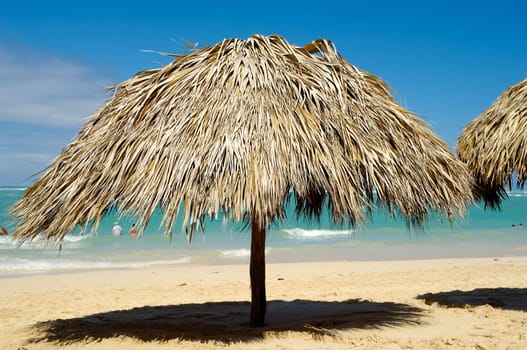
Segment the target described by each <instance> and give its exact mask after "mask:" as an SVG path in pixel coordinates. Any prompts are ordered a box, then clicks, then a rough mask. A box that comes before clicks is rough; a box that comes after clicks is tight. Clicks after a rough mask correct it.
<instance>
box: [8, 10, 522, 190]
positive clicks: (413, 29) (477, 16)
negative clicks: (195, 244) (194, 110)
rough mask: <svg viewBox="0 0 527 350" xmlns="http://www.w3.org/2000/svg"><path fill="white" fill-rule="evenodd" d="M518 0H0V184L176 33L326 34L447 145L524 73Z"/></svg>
mask: <svg viewBox="0 0 527 350" xmlns="http://www.w3.org/2000/svg"><path fill="white" fill-rule="evenodd" d="M525 23H527V3H526V2H525V1H522V0H517V1H507V0H505V1H499V2H498V1H461V0H460V1H437V2H428V1H376V0H371V1H365V0H363V1H360V2H359V1H353V0H349V1H323V0H320V1H316V2H315V1H310V0H307V1H298V2H296V1H289V2H288V1H262V2H257V1H245V2H242V1H234V2H232V1H231V2H228V1H223V2H221V1H211V2H208V1H194V2H192V1H185V2H180V1H161V0H160V1H155V0H154V1H148V2H146V1H145V2H140V3H136V2H133V1H122V2H121V1H109V0H108V1H78V2H75V1H38V2H37V1H24V0H18V1H3V2H2V6H1V10H0V185H27V184H29V183H31V182H32V181H34V179H35V178H31V179H28V177H30V176H31V175H33V174H35V173H37V172H38V171H40V170H42V169H44V168H45V167H46V165H48V164H49V163H50V162H51V161H52V160H53V158H54V157H55V156H56V155H57V154H58V153H59V152H60V151H61V149H62V148H63V147H64V146H65V145H66V144H68V143H69V142H70V141H71V140H72V139H73V138H74V137H75V136H76V134H77V132H78V131H79V130H80V128H81V126H82V125H83V123H84V122H85V120H86V118H87V117H88V116H89V115H90V114H92V113H94V112H96V111H97V109H98V108H100V107H101V106H102V105H103V104H104V102H105V101H106V98H107V97H108V95H107V92H106V87H109V86H111V85H113V84H116V83H118V82H120V81H123V80H125V79H127V78H129V77H131V76H132V75H134V74H135V73H136V72H138V71H141V70H144V69H149V68H155V67H158V66H159V65H160V64H161V63H163V62H166V58H165V57H162V56H159V55H157V54H153V53H147V52H144V50H154V51H161V52H173V53H182V52H183V50H184V47H185V43H186V42H187V41H188V42H192V43H201V44H203V45H212V44H215V43H217V42H218V41H221V40H222V39H224V38H231V37H238V38H242V39H246V38H247V37H249V36H251V35H252V34H255V33H259V34H265V35H269V34H279V35H282V36H284V37H285V38H286V39H287V40H288V41H289V42H290V43H292V44H297V45H304V44H306V43H308V42H310V41H312V40H314V39H317V38H321V37H322V38H326V39H330V40H332V41H333V42H334V44H335V45H336V47H337V50H338V51H339V52H340V53H341V54H342V55H343V56H344V57H345V58H346V59H347V60H348V61H349V62H350V63H351V64H353V65H355V66H357V67H359V68H361V69H364V70H367V71H370V72H372V73H374V74H376V75H378V76H380V77H381V78H382V79H384V80H385V81H386V82H387V83H388V84H389V85H390V86H391V87H392V88H393V89H394V90H395V91H396V95H395V96H396V98H397V100H398V101H399V102H400V103H401V104H402V105H403V106H404V107H406V108H408V109H410V110H412V111H413V112H415V113H417V114H418V115H420V116H421V117H422V118H423V119H425V120H426V121H427V122H428V123H430V125H431V128H432V129H433V130H434V131H435V132H436V133H437V134H438V135H439V136H440V137H441V138H443V139H444V140H445V141H446V142H447V144H448V145H449V146H450V147H452V148H453V147H454V145H455V140H456V139H457V137H458V136H459V134H460V132H461V129H462V128H463V127H464V126H465V125H466V123H468V122H469V121H470V120H472V119H473V118H475V117H476V116H477V115H478V114H480V113H481V112H482V111H483V110H485V109H486V108H487V107H489V106H490V105H491V104H492V102H493V101H494V100H495V99H496V98H497V96H498V95H499V94H500V93H501V92H503V91H504V90H505V89H506V88H507V87H509V86H511V85H513V84H516V83H517V82H519V81H520V80H523V79H525V78H526V77H527V26H526V25H525Z"/></svg>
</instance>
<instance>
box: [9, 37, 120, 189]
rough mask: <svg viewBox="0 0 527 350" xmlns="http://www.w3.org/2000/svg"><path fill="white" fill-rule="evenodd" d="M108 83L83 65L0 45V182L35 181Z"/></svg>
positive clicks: (104, 94)
mask: <svg viewBox="0 0 527 350" xmlns="http://www.w3.org/2000/svg"><path fill="white" fill-rule="evenodd" d="M113 83H115V82H111V81H110V79H109V78H107V77H105V76H103V75H102V74H99V73H98V72H97V71H96V69H95V68H93V67H90V66H89V65H87V64H81V63H79V62H73V61H71V60H66V59H63V58H60V57H58V56H53V55H51V54H49V53H42V52H39V51H35V50H32V49H28V48H20V47H7V46H5V45H2V44H1V43H0V164H2V170H1V171H0V185H6V184H7V185H11V184H22V183H27V182H32V181H33V180H35V178H34V177H32V175H34V174H37V173H38V172H39V171H41V170H42V169H44V168H46V166H47V165H49V164H50V162H51V161H52V160H53V158H54V157H55V156H56V155H57V154H58V153H59V152H60V150H61V149H62V148H63V147H64V146H66V145H67V144H68V143H69V142H70V141H71V140H72V138H73V137H74V136H75V135H76V133H77V132H78V131H79V130H80V128H81V126H82V125H83V124H84V123H85V122H86V118H87V117H88V116H90V115H91V114H93V113H95V112H96V111H97V109H98V108H100V107H101V106H102V105H103V104H104V102H105V101H106V99H107V98H108V94H107V90H106V89H107V87H108V86H110V85H111V84H113Z"/></svg>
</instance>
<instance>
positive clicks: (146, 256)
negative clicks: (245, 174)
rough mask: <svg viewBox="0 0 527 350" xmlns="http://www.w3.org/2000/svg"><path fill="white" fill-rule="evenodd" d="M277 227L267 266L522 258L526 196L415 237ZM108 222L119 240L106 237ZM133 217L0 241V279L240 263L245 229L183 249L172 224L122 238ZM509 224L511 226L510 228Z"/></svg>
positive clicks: (213, 225)
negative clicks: (58, 237)
mask: <svg viewBox="0 0 527 350" xmlns="http://www.w3.org/2000/svg"><path fill="white" fill-rule="evenodd" d="M24 190H25V189H24V188H16V187H0V226H5V227H6V228H7V229H8V231H12V229H13V228H14V227H13V224H12V223H11V221H12V220H11V218H10V217H9V210H10V208H11V207H12V205H13V204H14V203H15V202H16V200H17V199H18V198H20V196H21V195H22V193H23V191H24ZM287 213H288V215H287V217H286V219H285V221H284V222H279V223H277V224H276V225H275V226H274V227H273V228H272V229H271V230H269V231H268V234H267V241H266V247H267V248H266V260H267V262H292V261H298V262H300V261H325V260H350V261H363V260H393V259H427V258H449V257H456V258H459V257H503V256H527V228H522V227H520V224H527V193H524V192H511V193H509V198H508V199H506V200H505V201H504V202H503V204H502V210H501V211H490V210H484V209H483V206H482V205H481V206H479V205H471V206H470V208H469V210H468V212H467V213H466V215H465V218H464V219H463V220H461V219H457V220H456V221H455V224H454V226H451V225H450V223H449V222H448V221H447V220H441V219H439V218H437V217H434V216H431V217H430V220H429V221H428V222H427V223H426V225H425V228H424V230H423V231H420V230H415V229H410V230H409V229H408V228H407V226H406V224H405V222H404V220H403V219H401V218H399V219H397V218H396V219H395V220H394V219H390V218H389V217H388V215H387V213H385V212H383V211H375V212H374V213H373V215H372V217H371V218H370V219H369V220H367V221H366V222H364V223H363V224H362V225H361V226H360V227H357V228H355V229H353V228H350V227H347V226H344V227H342V226H339V225H334V224H333V223H332V222H331V219H330V215H329V213H328V212H324V213H323V215H322V218H321V220H320V222H317V221H308V220H306V219H304V218H302V217H300V218H297V217H296V215H295V214H294V207H293V205H292V206H291V208H287ZM115 221H119V223H120V225H121V226H122V227H123V235H122V236H120V237H114V236H112V235H111V228H112V226H113V223H114V222H115ZM134 222H135V220H134V218H130V217H120V216H119V213H112V214H109V215H107V217H105V218H104V219H103V220H102V222H101V224H100V226H99V229H98V232H87V233H85V234H83V235H80V234H79V231H78V230H75V231H73V232H71V233H70V234H68V236H67V237H66V239H65V240H64V242H63V243H62V247H61V248H62V249H59V247H58V246H50V245H47V244H45V242H42V241H38V240H35V241H33V242H31V243H25V244H23V245H22V246H20V247H19V246H18V245H17V242H15V241H14V240H13V239H12V237H11V236H0V277H5V276H11V275H18V274H34V273H56V272H60V271H67V270H94V269H121V268H141V267H145V266H152V265H158V264H242V263H243V264H247V263H248V262H249V253H250V228H247V227H246V226H245V225H244V224H243V223H231V222H224V221H223V220H221V219H219V220H214V221H212V220H207V222H206V230H205V234H202V233H200V232H198V233H197V234H196V236H195V237H194V239H193V241H192V242H190V243H189V242H188V241H187V239H186V236H185V234H184V232H182V231H180V230H179V229H180V227H181V218H178V221H177V222H176V224H175V226H174V228H175V230H174V232H173V233H172V238H170V237H168V236H166V235H165V234H164V232H163V231H164V230H163V228H162V227H161V226H160V223H161V213H160V212H158V213H156V214H155V216H154V217H153V219H152V220H151V222H150V224H149V226H147V227H146V230H145V232H144V235H143V236H142V237H141V238H135V237H130V236H129V235H128V230H129V229H130V227H131V225H132V224H133V223H134ZM512 225H515V227H513V226H512Z"/></svg>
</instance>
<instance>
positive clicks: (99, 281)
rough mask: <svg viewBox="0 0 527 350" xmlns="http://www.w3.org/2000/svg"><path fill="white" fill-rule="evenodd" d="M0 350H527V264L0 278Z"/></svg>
mask: <svg viewBox="0 0 527 350" xmlns="http://www.w3.org/2000/svg"><path fill="white" fill-rule="evenodd" d="M0 283H1V289H0V315H1V318H0V319H1V320H2V322H1V327H0V349H27V350H37V349H56V348H59V347H60V348H61V349H62V348H63V349H176V348H177V349H220V348H221V349H225V348H228V349H350V348H354V349H527V257H513V258H507V257H500V258H477V259H439V260H408V261H369V262H362V261H361V262H357V261H351V262H349V261H337V262H320V263H283V264H280V263H276V264H268V265H267V299H268V306H267V318H266V326H265V327H264V328H250V327H248V325H247V322H248V319H249V302H248V301H249V299H250V287H249V273H248V266H246V265H241V264H240V265H209V266H195V265H191V264H189V265H171V266H158V267H152V268H145V269H140V270H118V271H114V270H112V271H108V270H106V271H89V272H75V273H61V274H50V275H33V276H23V277H12V278H11V277H10V278H2V279H1V280H0Z"/></svg>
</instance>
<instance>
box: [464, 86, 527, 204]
mask: <svg viewBox="0 0 527 350" xmlns="http://www.w3.org/2000/svg"><path fill="white" fill-rule="evenodd" d="M457 152H458V155H459V158H460V159H461V160H462V161H464V162H465V163H466V164H467V165H468V168H469V170H470V171H471V172H472V173H473V175H474V178H475V180H476V183H475V189H474V195H475V197H476V199H483V200H484V201H485V203H486V204H487V205H489V206H490V207H493V208H495V207H499V204H500V202H501V199H502V198H503V197H504V196H506V189H507V188H511V187H512V182H513V181H514V180H513V178H514V177H515V178H516V180H515V181H516V183H517V185H518V186H519V187H523V185H524V183H525V180H526V179H527V79H525V80H523V81H521V82H519V83H518V84H516V85H514V86H511V87H510V88H508V89H507V90H506V91H505V92H503V93H502V94H501V95H500V96H499V97H498V99H497V100H496V101H495V102H494V103H493V104H492V105H491V106H490V107H489V108H488V109H487V110H486V111H484V112H483V113H482V114H481V115H479V116H478V117H477V118H476V119H474V120H473V121H472V122H470V123H469V124H467V126H466V127H465V128H464V129H463V131H462V133H461V136H460V137H459V139H458V140H457Z"/></svg>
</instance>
